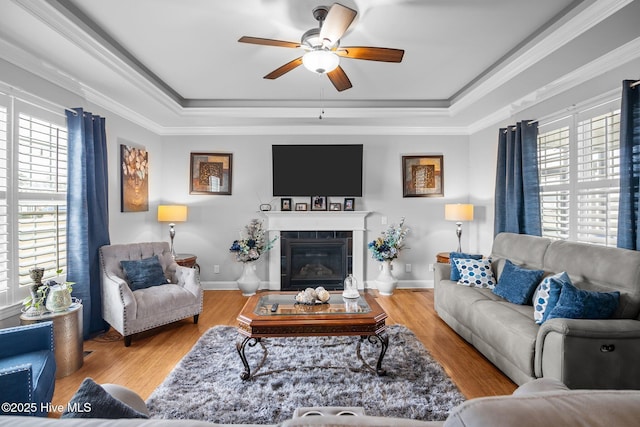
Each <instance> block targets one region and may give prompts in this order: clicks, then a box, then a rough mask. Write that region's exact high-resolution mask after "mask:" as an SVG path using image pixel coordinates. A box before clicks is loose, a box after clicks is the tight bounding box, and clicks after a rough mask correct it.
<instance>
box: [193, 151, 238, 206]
mask: <svg viewBox="0 0 640 427" xmlns="http://www.w3.org/2000/svg"><path fill="white" fill-rule="evenodd" d="M232 164H233V154H231V153H191V165H190V171H189V182H190V188H189V194H215V195H225V196H230V195H231V178H232V172H233V169H232Z"/></svg>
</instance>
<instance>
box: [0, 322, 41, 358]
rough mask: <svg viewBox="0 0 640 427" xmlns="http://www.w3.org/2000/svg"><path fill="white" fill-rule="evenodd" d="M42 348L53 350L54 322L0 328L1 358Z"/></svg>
mask: <svg viewBox="0 0 640 427" xmlns="http://www.w3.org/2000/svg"><path fill="white" fill-rule="evenodd" d="M40 350H50V351H53V322H51V321H48V322H39V323H33V324H31V325H23V326H15V327H13V328H6V329H0V359H2V358H5V357H10V356H16V355H18V354H24V353H31V352H34V351H40Z"/></svg>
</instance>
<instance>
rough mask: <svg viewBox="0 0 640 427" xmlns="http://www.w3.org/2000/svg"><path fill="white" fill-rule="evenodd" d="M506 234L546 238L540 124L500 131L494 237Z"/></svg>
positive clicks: (520, 123) (527, 122) (531, 123)
mask: <svg viewBox="0 0 640 427" xmlns="http://www.w3.org/2000/svg"><path fill="white" fill-rule="evenodd" d="M503 231H508V232H511V233H518V234H531V235H534V236H540V235H541V234H542V225H541V219H540V181H539V178H538V123H537V122H531V121H523V122H519V123H517V124H516V125H515V126H510V127H509V128H506V129H500V133H499V137H498V163H497V168H496V191H495V218H494V228H493V233H494V235H497V234H498V233H500V232H503Z"/></svg>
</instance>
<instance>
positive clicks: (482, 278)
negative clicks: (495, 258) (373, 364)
mask: <svg viewBox="0 0 640 427" xmlns="http://www.w3.org/2000/svg"><path fill="white" fill-rule="evenodd" d="M452 261H453V262H455V263H456V268H457V269H458V272H459V273H460V279H459V280H458V284H459V285H464V286H473V287H476V288H488V289H493V288H494V287H495V286H496V278H495V277H494V276H493V272H492V271H491V260H490V259H469V258H454V259H453V260H452Z"/></svg>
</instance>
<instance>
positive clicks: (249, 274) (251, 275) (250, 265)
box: [238, 262, 260, 297]
mask: <svg viewBox="0 0 640 427" xmlns="http://www.w3.org/2000/svg"><path fill="white" fill-rule="evenodd" d="M259 287H260V278H259V277H258V275H257V274H256V266H255V262H243V263H242V275H241V276H240V278H239V279H238V288H240V290H241V291H242V295H243V296H245V297H248V296H251V295H254V294H255V293H256V291H257V290H258V288H259Z"/></svg>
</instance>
